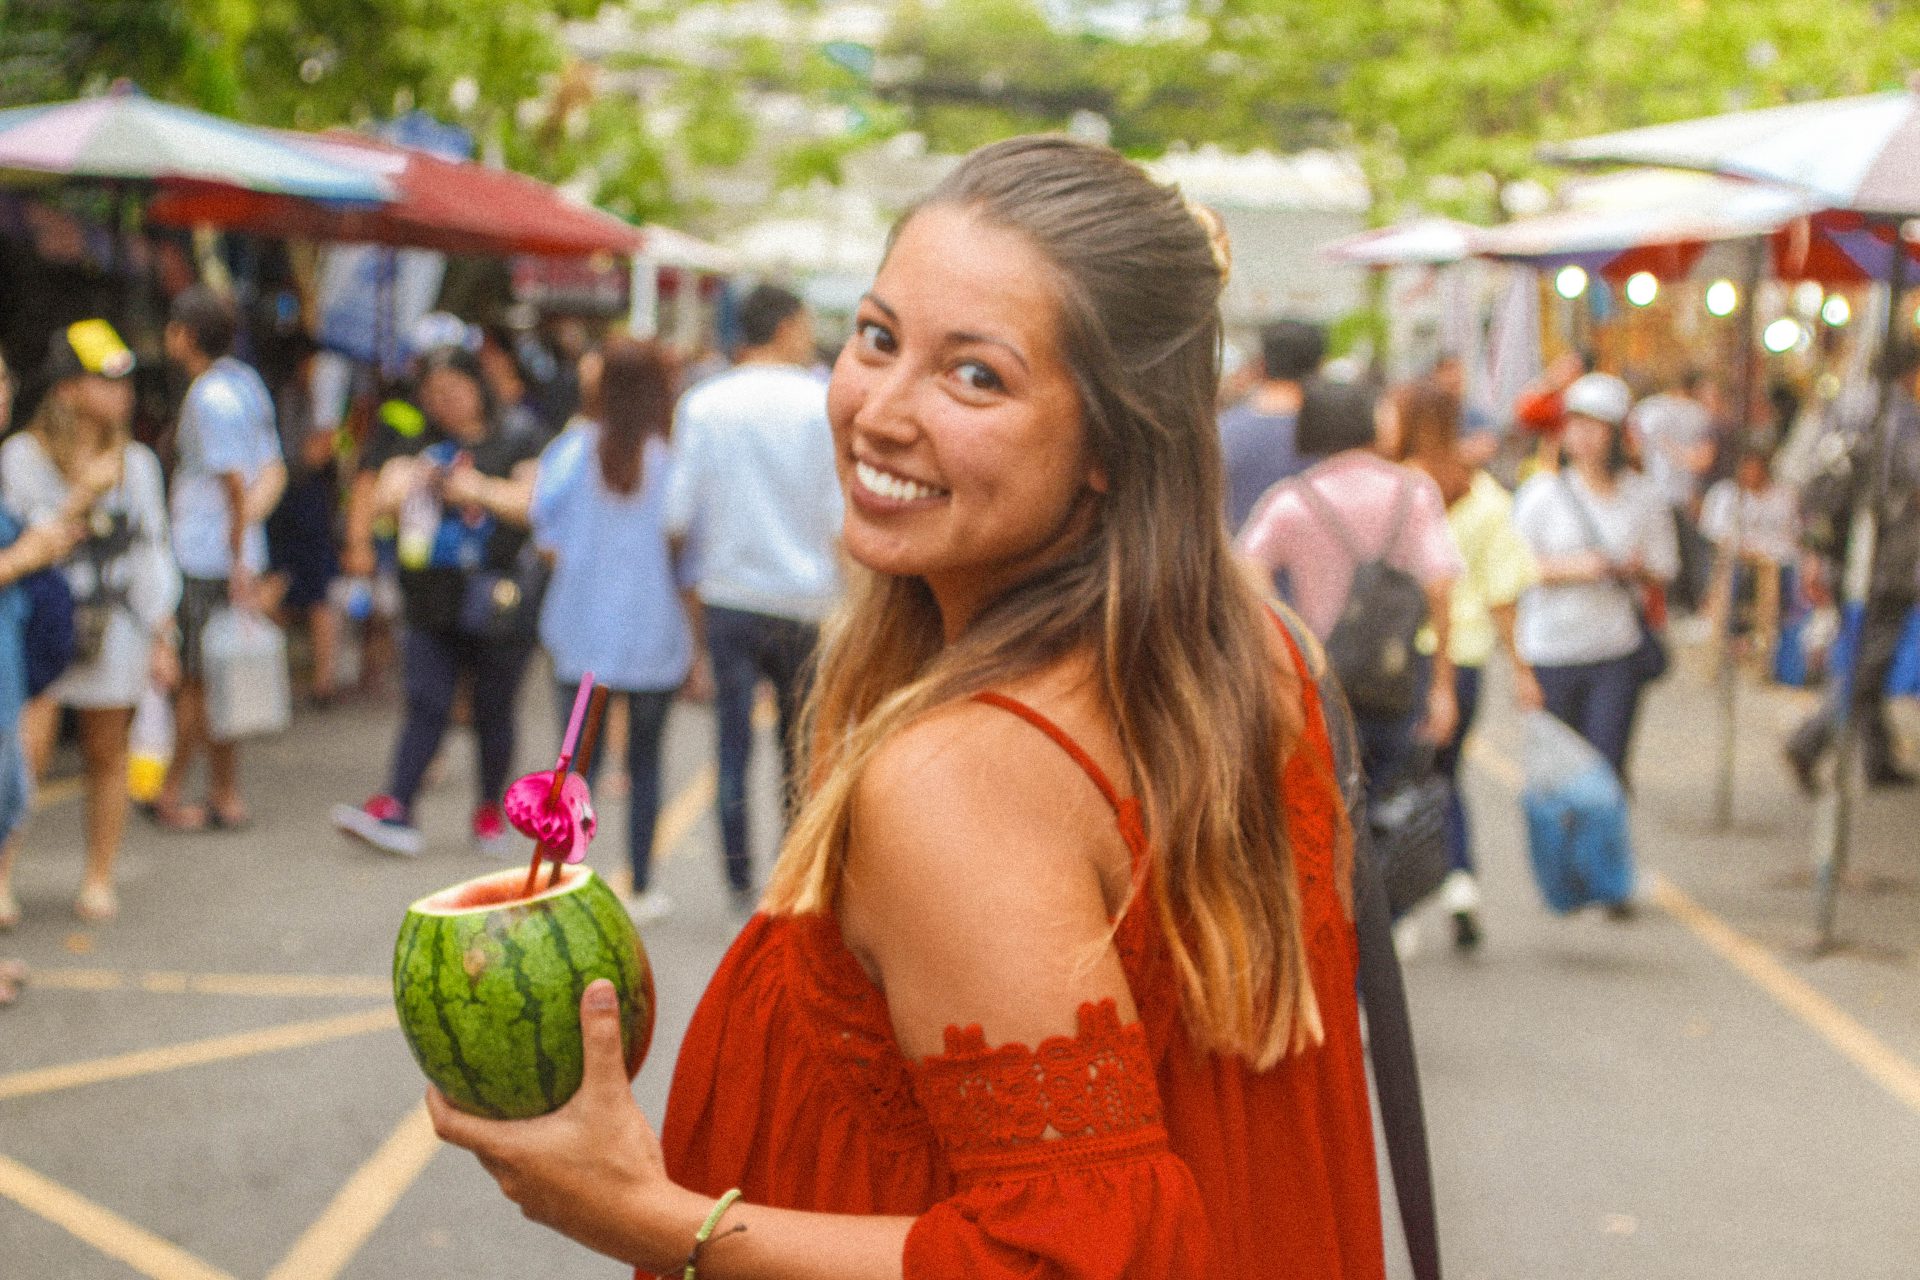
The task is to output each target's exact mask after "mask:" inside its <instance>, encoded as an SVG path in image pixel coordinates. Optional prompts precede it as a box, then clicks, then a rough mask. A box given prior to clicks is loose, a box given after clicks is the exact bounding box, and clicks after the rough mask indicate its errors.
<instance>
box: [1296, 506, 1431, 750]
mask: <svg viewBox="0 0 1920 1280" xmlns="http://www.w3.org/2000/svg"><path fill="white" fill-rule="evenodd" d="M1298 487H1299V490H1300V496H1301V498H1302V499H1303V500H1304V501H1305V502H1306V504H1307V510H1309V511H1311V512H1312V513H1313V515H1314V518H1315V519H1317V520H1318V521H1319V522H1320V523H1321V524H1322V525H1324V526H1325V527H1326V529H1327V530H1328V531H1329V532H1330V533H1332V534H1333V536H1334V537H1335V539H1337V540H1338V541H1339V543H1340V546H1341V549H1342V550H1344V551H1345V552H1346V553H1347V557H1348V558H1349V559H1351V560H1352V561H1353V566H1354V568H1353V585H1352V586H1351V587H1350V588H1349V589H1348V591H1347V601H1346V604H1345V605H1343V606H1342V607H1341V609H1340V620H1339V621H1338V622H1336V623H1334V626H1333V631H1332V632H1331V633H1330V634H1329V635H1328V636H1327V640H1326V650H1327V661H1328V663H1329V664H1330V665H1331V666H1332V668H1333V673H1334V674H1335V675H1336V676H1338V677H1339V678H1340V685H1341V687H1342V688H1343V689H1345V690H1346V694H1347V702H1348V703H1349V704H1350V705H1351V706H1352V707H1353V709H1354V712H1355V713H1356V714H1358V715H1361V716H1364V717H1366V718H1368V719H1370V720H1372V719H1380V720H1385V719H1395V718H1398V717H1400V716H1404V715H1408V714H1410V713H1411V712H1412V711H1413V709H1414V699H1415V695H1416V693H1417V692H1418V689H1417V680H1416V672H1415V669H1414V661H1413V659H1414V639H1415V637H1417V636H1418V635H1419V634H1420V628H1421V627H1423V626H1425V625H1426V622H1427V592H1426V589H1425V588H1424V587H1422V586H1421V585H1420V583H1419V581H1418V580H1417V579H1416V578H1415V577H1414V576H1413V575H1412V574H1410V573H1408V572H1407V571H1406V570H1405V569H1401V568H1398V567H1396V566H1394V565H1392V564H1389V563H1388V562H1387V561H1388V557H1390V556H1392V555H1393V552H1394V549H1395V548H1396V547H1398V546H1399V545H1400V535H1401V532H1402V531H1403V530H1404V529H1405V527H1406V523H1407V511H1408V509H1409V508H1410V507H1412V505H1413V482H1412V481H1411V480H1407V479H1402V480H1401V482H1400V489H1399V493H1398V495H1397V496H1396V497H1395V498H1394V504H1393V523H1392V524H1391V525H1390V526H1389V528H1388V530H1387V540H1386V543H1385V544H1384V545H1383V546H1382V547H1381V548H1380V550H1379V551H1378V553H1376V554H1374V555H1372V556H1368V555H1366V554H1365V553H1363V552H1362V551H1361V550H1360V548H1359V546H1358V544H1356V543H1355V542H1354V540H1353V531H1352V530H1351V529H1349V528H1348V527H1347V525H1346V523H1345V522H1344V521H1342V520H1341V519H1340V514H1339V512H1337V511H1335V510H1334V509H1333V504H1331V503H1330V502H1328V501H1327V500H1326V498H1325V497H1324V496H1323V495H1322V494H1321V492H1320V491H1319V490H1318V489H1317V488H1315V487H1314V484H1313V477H1312V475H1311V474H1308V475H1304V476H1302V477H1300V479H1299V481H1298Z"/></svg>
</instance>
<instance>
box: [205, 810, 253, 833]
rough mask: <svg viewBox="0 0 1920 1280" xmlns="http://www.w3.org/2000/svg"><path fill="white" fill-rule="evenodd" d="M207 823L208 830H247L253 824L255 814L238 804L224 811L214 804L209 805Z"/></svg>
mask: <svg viewBox="0 0 1920 1280" xmlns="http://www.w3.org/2000/svg"><path fill="white" fill-rule="evenodd" d="M206 824H207V825H206V829H207V830H208V831H245V830H246V829H247V828H248V827H250V826H252V825H253V815H252V814H250V813H248V812H247V811H246V810H245V809H242V808H239V807H237V806H236V807H235V808H232V809H228V810H225V811H224V812H223V811H221V810H220V809H219V808H217V807H216V806H214V805H208V806H207V817H206Z"/></svg>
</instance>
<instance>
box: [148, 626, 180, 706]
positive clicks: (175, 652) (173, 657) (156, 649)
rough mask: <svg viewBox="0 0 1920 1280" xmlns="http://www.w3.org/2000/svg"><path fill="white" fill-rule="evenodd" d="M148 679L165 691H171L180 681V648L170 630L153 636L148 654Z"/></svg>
mask: <svg viewBox="0 0 1920 1280" xmlns="http://www.w3.org/2000/svg"><path fill="white" fill-rule="evenodd" d="M147 679H149V680H150V681H152V682H153V687H154V688H156V689H159V690H160V691H161V692H163V693H171V692H173V690H174V688H175V687H176V686H177V685H179V683H180V650H179V648H178V647H177V646H176V645H175V644H174V642H173V636H172V635H171V634H169V633H168V632H162V633H161V634H159V635H157V636H155V637H154V638H153V648H152V649H151V650H150V651H149V652H148V654H147Z"/></svg>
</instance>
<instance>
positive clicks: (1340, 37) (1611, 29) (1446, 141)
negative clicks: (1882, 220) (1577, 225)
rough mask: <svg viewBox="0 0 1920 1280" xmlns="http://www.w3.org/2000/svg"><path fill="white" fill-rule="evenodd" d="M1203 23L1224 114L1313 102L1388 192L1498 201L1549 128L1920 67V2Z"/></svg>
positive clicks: (1422, 9) (1795, 0) (1258, 17)
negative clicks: (1218, 62) (1216, 60)
mask: <svg viewBox="0 0 1920 1280" xmlns="http://www.w3.org/2000/svg"><path fill="white" fill-rule="evenodd" d="M1204 21H1205V25H1206V27H1207V33H1208V34H1207V43H1208V44H1209V46H1210V47H1211V48H1213V49H1214V50H1216V51H1217V52H1218V53H1219V54H1220V55H1221V56H1222V58H1223V63H1222V65H1225V66H1229V67H1231V69H1232V71H1233V74H1232V76H1230V77H1229V78H1228V80H1227V81H1226V82H1224V83H1223V84H1222V85H1221V90H1222V94H1223V96H1222V100H1221V101H1222V108H1223V109H1222V113H1221V114H1222V116H1223V118H1226V119H1228V120H1232V121H1235V122H1239V123H1242V124H1244V123H1247V122H1250V121H1251V120H1253V119H1255V118H1257V117H1258V116H1259V115H1260V114H1261V113H1262V111H1263V110H1265V109H1267V108H1268V106H1269V104H1272V103H1274V102H1293V103H1297V104H1300V105H1301V106H1302V107H1303V108H1305V111H1304V112H1303V113H1302V115H1301V117H1300V123H1301V126H1302V128H1303V129H1304V130H1305V131H1306V133H1307V134H1308V136H1331V137H1333V138H1336V139H1344V140H1345V141H1346V142H1348V143H1349V144H1350V145H1352V146H1353V147H1354V148H1355V149H1356V150H1357V151H1358V152H1359V153H1360V155H1361V157H1362V159H1363V162H1364V163H1365V164H1366V165H1367V167H1368V170H1369V172H1370V173H1371V175H1372V176H1373V178H1374V180H1375V184H1376V188H1377V189H1378V190H1379V192H1380V193H1381V195H1382V196H1383V198H1385V199H1386V200H1387V201H1388V202H1393V201H1396V200H1399V199H1404V198H1407V197H1413V198H1416V199H1422V200H1425V201H1427V202H1429V203H1435V202H1439V203H1446V202H1447V197H1446V196H1444V195H1442V193H1444V192H1448V191H1452V192H1453V195H1452V196H1451V200H1452V202H1453V203H1455V204H1460V205H1464V206H1466V211H1468V212H1475V213H1481V214H1487V213H1490V212H1492V210H1491V208H1490V200H1491V197H1492V195H1493V192H1494V191H1495V189H1496V188H1497V186H1498V184H1499V183H1500V182H1503V181H1505V180H1508V179H1511V178H1516V177H1520V176H1523V175H1526V174H1528V173H1530V172H1532V171H1533V170H1534V168H1535V161H1534V158H1533V153H1534V148H1535V146H1536V145H1537V144H1538V143H1539V142H1541V141H1544V140H1549V139H1561V138H1571V137H1578V136H1581V135H1583V134H1589V133H1596V132H1602V131H1605V130H1609V129H1618V128H1628V127H1631V126H1634V125H1640V124H1651V123H1659V122H1663V121H1668V120H1678V119H1686V118H1689V117H1693V116H1701V115H1710V114H1714V113H1717V112H1722V111H1732V110H1740V109H1743V108H1748V107H1760V106H1768V105H1774V104H1778V103H1783V102H1788V101H1794V100H1800V99H1810V98H1821V97H1828V96H1834V95H1839V94H1848V93H1865V92H1869V91H1872V90H1876V89H1883V88H1893V87H1898V86H1899V85H1901V84H1902V83H1903V76H1904V72H1905V71H1906V69H1908V68H1909V67H1911V66H1913V65H1915V63H1916V62H1920V8H1916V6H1912V5H1906V4H1898V5H1894V4H1883V3H1877V2H1872V0H1828V2H1827V3H1822V4H1817V5H1809V4H1805V3H1801V2H1799V0H1370V2H1369V3H1366V4H1353V3H1350V2H1348V3H1329V2H1327V0H1219V3H1218V5H1217V6H1216V7H1214V8H1212V9H1211V10H1210V11H1209V12H1208V14H1207V16H1206V18H1205V19H1204ZM1441 177H1464V178H1467V179H1469V182H1468V183H1467V184H1466V185H1465V186H1464V187H1459V186H1455V185H1454V184H1445V185H1440V184H1436V183H1435V182H1434V179H1436V178H1441ZM1436 195H1440V196H1441V199H1440V200H1438V201H1436V200H1435V197H1436ZM1475 206H1478V207H1475Z"/></svg>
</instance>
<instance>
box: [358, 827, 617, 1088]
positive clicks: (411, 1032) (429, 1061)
mask: <svg viewBox="0 0 1920 1280" xmlns="http://www.w3.org/2000/svg"><path fill="white" fill-rule="evenodd" d="M540 879H541V882H542V884H543V885H545V881H546V879H547V873H546V871H545V869H544V868H542V871H541V875H540ZM526 882H527V873H526V872H525V871H524V870H521V869H518V868H509V869H507V870H504V871H498V872H495V873H493V874H492V875H485V876H480V877H478V878H476V879H473V880H469V881H467V882H466V883H464V884H457V885H454V886H453V887H452V888H450V889H442V890H441V891H440V892H439V893H435V894H429V895H428V896H427V897H424V898H422V899H420V900H419V901H418V902H416V903H414V904H413V905H412V906H411V907H409V908H407V918H406V922H405V923H404V924H402V925H401V926H400V938H399V940H398V942H396V943H395V945H394V952H393V1000H394V1004H395V1006H396V1007H397V1008H398V1009H399V1011H400V1029H401V1030H402V1031H403V1032H405V1033H406V1037H407V1045H408V1047H410V1048H411V1049H412V1050H413V1056H414V1059H415V1060H416V1061H418V1062H419V1064H420V1069H421V1070H422V1071H424V1072H425V1073H426V1076H427V1078H428V1079H429V1080H431V1081H433V1083H435V1084H436V1085H438V1086H440V1091H441V1092H442V1093H444V1094H446V1095H447V1098H448V1100H449V1101H451V1102H452V1103H453V1105H454V1106H456V1107H459V1108H460V1109H461V1110H462V1111H468V1112H471V1113H473V1114H474V1115H481V1116H491V1117H493V1118H495V1119H505V1120H520V1119H525V1118H527V1117H529V1116H538V1115H545V1114H546V1113H547V1112H549V1111H552V1110H554V1109H555V1108H557V1107H560V1106H562V1105H564V1104H565V1103H566V1101H567V1099H569V1098H571V1097H572V1096H573V1095H574V1091H575V1090H577V1089H579V1087H580V1073H581V1047H580V996H581V993H582V992H584V991H585V990H586V989H587V984H589V983H591V982H592V981H594V980H595V979H596V978H609V979H611V980H612V981H613V985H614V988H615V989H616V990H617V991H618V992H619V995H620V1016H621V1039H622V1042H623V1043H624V1045H625V1047H626V1053H627V1076H628V1078H629V1079H631V1078H632V1077H633V1075H634V1074H635V1073H636V1072H638V1071H639V1070H640V1063H641V1060H642V1059H644V1058H645V1057H646V1056H647V1048H648V1046H649V1045H650V1044H651V1043H652V1041H653V970H652V968H651V967H650V966H649V965H648V963H647V953H646V950H645V948H644V947H642V946H641V944H640V936H639V934H638V933H636V932H635V931H634V927H633V922H632V921H631V920H630V919H628V917H627V913H626V909H625V908H624V907H622V906H621V905H620V900H619V899H618V898H617V897H615V896H614V894H613V891H612V890H611V889H609V888H607V885H606V882H605V881H603V880H601V879H600V878H599V877H598V876H596V875H595V874H594V873H593V871H592V869H591V868H589V867H587V866H585V865H572V866H566V867H563V868H562V869H561V872H560V878H559V881H558V883H556V884H553V885H551V886H546V887H542V888H540V889H539V890H537V891H536V892H534V893H532V894H526V893H525V892H524V888H525V885H526Z"/></svg>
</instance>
